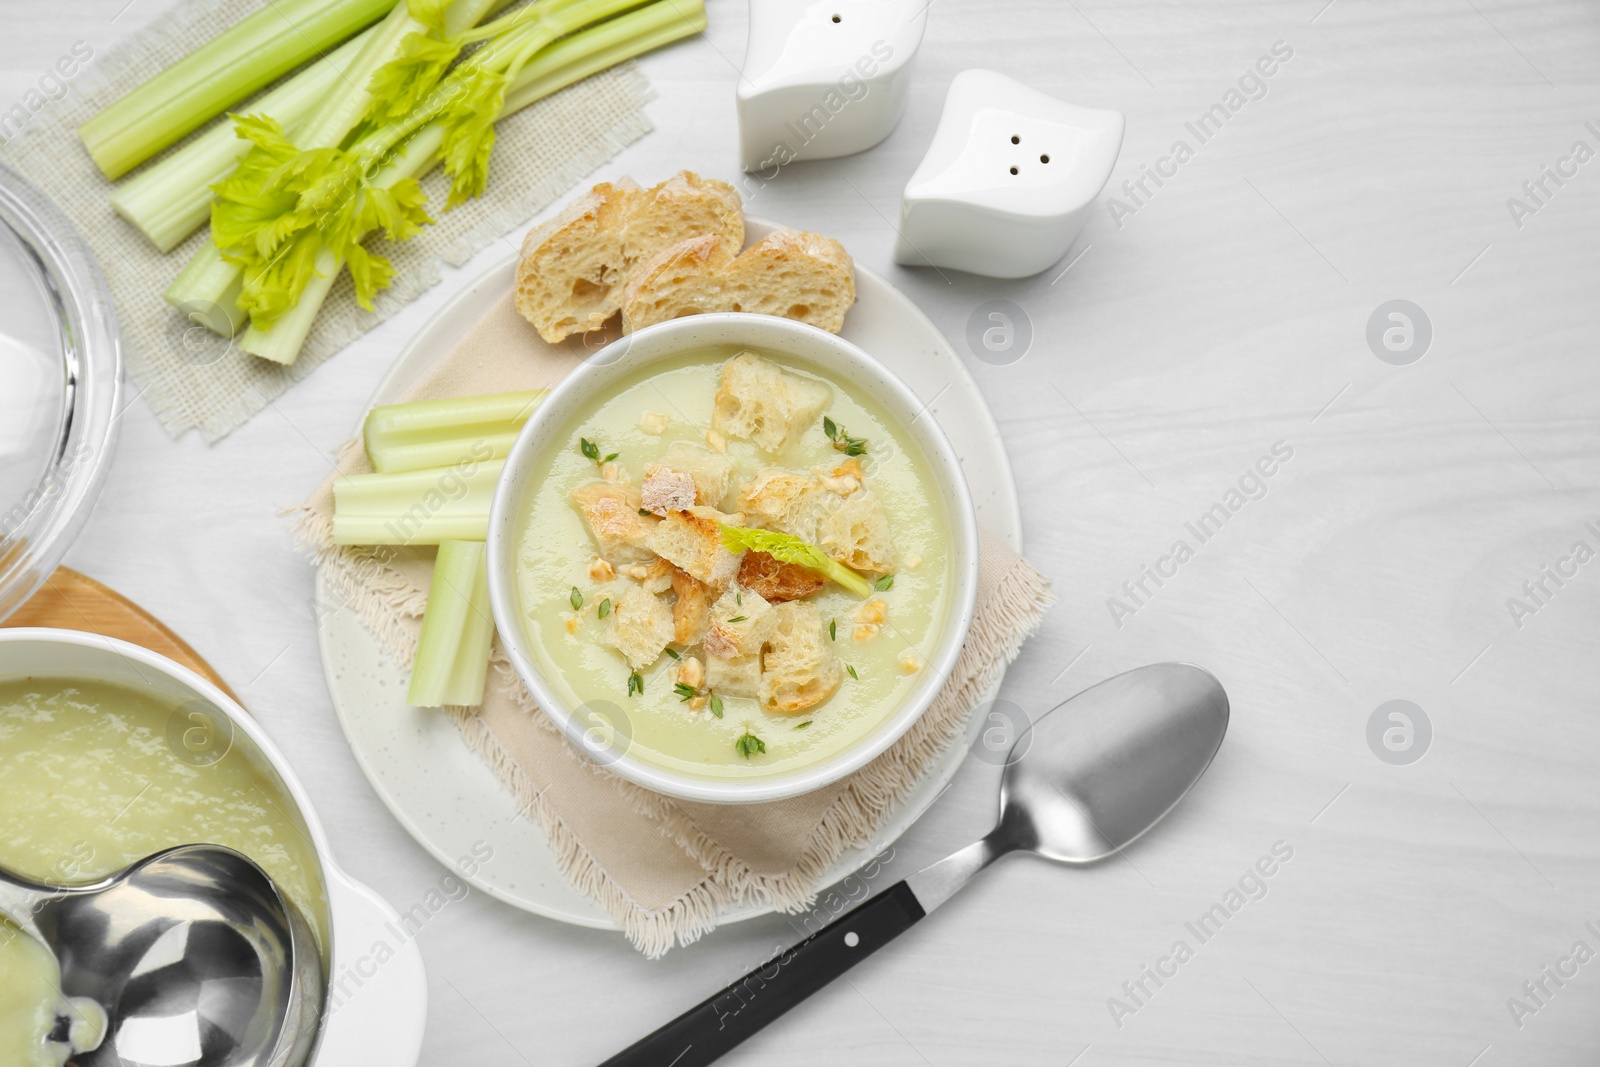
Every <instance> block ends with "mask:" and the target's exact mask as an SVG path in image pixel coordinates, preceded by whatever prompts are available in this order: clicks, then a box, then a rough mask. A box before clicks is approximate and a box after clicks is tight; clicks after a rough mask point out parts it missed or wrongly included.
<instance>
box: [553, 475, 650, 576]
mask: <svg viewBox="0 0 1600 1067" xmlns="http://www.w3.org/2000/svg"><path fill="white" fill-rule="evenodd" d="M572 499H573V500H574V501H575V502H576V503H577V505H578V510H579V511H580V512H581V513H582V515H583V521H584V522H585V523H586V524H587V525H588V527H589V536H590V537H592V538H594V543H595V548H596V549H598V550H599V554H600V556H601V557H602V558H604V559H606V560H609V561H610V562H611V563H613V564H616V563H642V562H645V561H647V560H650V559H653V558H654V553H652V552H651V550H650V549H649V548H648V547H646V544H645V542H646V540H647V539H648V536H649V534H650V530H651V527H652V526H654V525H655V523H656V522H657V520H656V519H653V518H648V519H647V518H645V517H644V516H643V515H640V514H639V506H640V505H639V490H638V488H637V487H636V486H632V485H623V484H618V483H615V482H590V483H589V484H587V485H580V486H579V487H578V488H576V489H574V490H573V491H572Z"/></svg>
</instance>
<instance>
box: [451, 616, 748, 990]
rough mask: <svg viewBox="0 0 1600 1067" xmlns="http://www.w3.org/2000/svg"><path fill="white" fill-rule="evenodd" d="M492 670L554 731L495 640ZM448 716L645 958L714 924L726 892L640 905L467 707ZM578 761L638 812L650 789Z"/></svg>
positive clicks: (560, 861) (695, 892)
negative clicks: (615, 788)
mask: <svg viewBox="0 0 1600 1067" xmlns="http://www.w3.org/2000/svg"><path fill="white" fill-rule="evenodd" d="M490 663H491V667H492V669H493V670H494V671H495V672H496V673H497V674H499V675H500V676H501V680H502V681H503V682H505V683H506V688H507V689H508V690H509V691H510V693H511V697H512V702H513V703H514V704H515V705H516V706H517V707H518V708H520V709H521V710H523V711H526V712H527V713H528V714H529V716H530V717H531V718H532V720H533V721H534V723H535V724H536V726H537V728H540V729H545V730H549V731H550V732H551V733H553V734H557V735H559V734H560V731H559V730H557V729H556V727H555V725H554V724H553V723H551V722H550V720H549V719H548V718H547V717H546V716H545V714H544V713H543V712H541V711H540V710H539V707H538V705H537V704H535V703H534V702H533V698H532V696H531V695H529V693H528V692H527V690H526V689H524V688H523V686H522V682H521V680H520V679H518V678H517V675H516V671H515V669H514V668H513V667H512V666H511V661H510V660H509V659H507V658H506V656H505V652H504V650H503V649H502V648H501V647H500V644H499V642H498V641H496V643H495V648H494V652H493V654H492V657H491V660H490ZM447 710H448V711H449V712H450V714H451V716H452V717H453V718H454V719H455V722H456V726H457V728H458V729H460V731H461V736H462V739H463V740H465V741H466V743H467V747H468V748H470V749H472V751H473V752H474V753H476V754H477V756H478V758H479V759H481V760H483V761H484V762H485V763H486V764H488V765H489V768H490V769H491V770H493V771H494V772H495V775H496V776H497V777H499V779H500V780H501V781H502V782H504V783H505V784H506V785H507V786H508V787H509V788H510V789H511V792H512V795H513V796H514V797H515V798H516V801H517V804H518V806H519V808H520V810H521V811H522V812H523V813H524V814H531V815H532V816H534V817H535V818H537V819H538V820H539V825H540V827H541V828H542V829H543V830H544V832H545V836H546V837H548V838H549V841H550V851H551V852H552V854H554V856H555V859H556V868H557V869H558V870H559V871H560V872H561V875H562V877H564V878H566V879H567V880H568V881H569V882H570V883H572V886H573V888H574V889H576V890H577V891H578V892H580V893H582V894H584V895H585V896H587V897H590V898H591V899H593V900H595V901H597V902H598V903H599V904H600V906H601V907H602V908H604V909H605V910H606V913H607V914H608V915H610V916H611V917H612V918H613V919H614V920H616V923H617V925H618V926H620V927H621V928H622V932H623V935H624V936H626V937H627V939H628V942H629V943H630V944H632V945H633V947H634V948H636V949H638V950H639V951H640V952H642V953H643V954H644V956H645V958H647V959H660V958H661V957H662V956H664V955H666V953H667V950H668V949H670V948H672V946H673V944H674V943H676V944H679V945H688V944H691V943H692V942H694V941H697V940H699V939H700V938H701V937H703V936H704V935H706V934H708V933H710V932H711V931H712V930H714V929H716V927H717V920H718V917H719V916H720V915H721V914H722V911H723V909H724V908H725V907H726V906H727V905H728V903H729V896H728V894H727V893H726V892H724V891H722V890H720V889H719V888H717V887H716V886H715V884H714V883H713V882H711V881H710V880H702V881H701V883H700V884H699V885H697V886H695V887H694V888H693V889H691V890H689V891H688V892H686V893H684V894H683V895H682V896H680V897H679V898H678V899H676V900H674V901H673V902H672V903H671V904H668V905H667V906H666V907H664V908H647V907H645V906H644V905H643V904H641V903H640V902H639V901H638V900H636V899H634V897H633V896H632V895H630V894H629V893H628V891H627V890H625V889H623V888H622V886H621V885H620V884H619V883H618V882H617V881H616V880H615V879H614V878H612V877H611V875H610V874H609V873H608V872H607V871H606V869H605V868H604V867H603V866H601V865H600V863H599V862H598V861H597V860H596V859H595V858H594V856H593V855H592V854H591V853H590V852H589V850H588V849H587V848H585V847H584V845H583V842H582V840H580V839H579V838H578V836H577V835H576V834H575V833H573V832H572V830H571V828H570V827H568V826H567V824H566V822H565V821H563V820H562V818H561V816H560V815H558V814H556V812H555V811H554V810H553V809H552V808H551V807H550V805H549V804H547V803H545V800H544V794H543V791H542V790H538V789H535V788H534V787H533V783H532V782H531V781H529V780H528V776H527V775H526V774H524V773H523V771H522V768H521V767H519V766H518V765H517V762H516V760H514V759H513V758H512V757H511V755H510V754H509V753H508V752H506V750H505V749H504V748H502V747H501V745H500V742H499V741H498V740H496V739H495V737H494V734H493V733H491V732H490V731H489V730H488V729H487V728H486V727H485V726H484V725H483V723H482V722H481V721H480V720H479V719H478V717H477V714H476V713H475V711H474V709H472V708H449V709H447ZM574 758H575V759H578V760H579V761H580V762H581V763H582V764H583V766H584V767H585V768H587V769H588V770H590V771H591V772H593V773H594V774H597V775H599V776H601V777H603V778H606V779H608V780H609V781H610V782H611V783H613V784H614V785H616V786H619V787H621V788H622V790H623V792H624V795H625V796H627V797H628V799H629V800H630V801H631V802H632V805H633V806H634V807H635V809H637V810H638V811H640V813H641V814H645V813H646V811H645V807H644V805H643V804H641V800H642V799H643V798H646V797H650V796H652V795H653V794H651V793H649V792H648V791H646V790H644V789H640V788H639V787H638V786H636V785H634V784H632V783H631V782H624V781H621V780H619V779H618V778H617V777H616V776H615V775H613V774H611V773H610V772H609V771H607V770H605V769H604V768H602V767H601V766H600V765H599V764H597V763H594V762H593V761H592V760H589V759H587V758H585V757H581V756H574Z"/></svg>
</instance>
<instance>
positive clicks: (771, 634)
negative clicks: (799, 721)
mask: <svg viewBox="0 0 1600 1067" xmlns="http://www.w3.org/2000/svg"><path fill="white" fill-rule="evenodd" d="M772 611H773V621H772V626H771V629H770V630H769V631H768V633H767V639H766V650H765V651H764V652H762V654H761V688H760V693H759V694H758V699H759V700H760V701H761V706H762V707H763V708H765V709H766V710H767V711H770V712H773V713H774V714H778V715H793V714H795V713H796V712H800V711H804V710H805V709H807V708H810V707H815V706H816V705H817V704H820V703H822V702H823V701H824V700H827V699H828V698H829V697H830V696H832V695H833V693H834V690H836V689H838V688H839V682H840V680H841V678H842V675H843V671H842V670H841V668H840V667H839V659H838V657H837V656H835V655H834V654H833V650H832V649H831V648H829V647H828V634H827V631H826V630H825V628H824V627H823V625H822V613H821V612H820V611H818V610H817V606H816V605H815V604H813V603H811V602H810V601H806V600H791V601H789V602H788V603H784V604H779V605H777V606H776V607H774V608H773V609H772Z"/></svg>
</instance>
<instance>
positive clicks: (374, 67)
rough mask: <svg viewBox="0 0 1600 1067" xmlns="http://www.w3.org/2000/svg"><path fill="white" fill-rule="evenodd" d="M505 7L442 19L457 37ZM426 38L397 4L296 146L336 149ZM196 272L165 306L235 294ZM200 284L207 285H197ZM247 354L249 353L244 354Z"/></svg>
mask: <svg viewBox="0 0 1600 1067" xmlns="http://www.w3.org/2000/svg"><path fill="white" fill-rule="evenodd" d="M279 2H281V0H279ZM503 3H504V0H455V2H454V3H452V4H451V5H450V6H449V8H448V10H447V12H446V15H445V25H446V29H447V30H449V31H450V32H458V31H459V30H460V29H464V28H466V27H468V26H472V25H475V24H476V23H477V22H478V20H479V19H481V18H483V16H484V15H485V14H486V13H488V12H489V11H492V10H494V9H495V8H496V7H498V6H501V5H502V4H503ZM426 32H427V27H426V26H424V25H423V24H422V23H421V22H419V21H417V20H416V19H414V18H412V17H411V14H410V10H409V8H408V6H407V0H400V2H399V3H397V4H395V5H394V8H393V10H392V11H390V12H389V16H388V17H387V18H385V19H384V20H383V21H382V22H380V23H378V25H377V26H375V27H373V29H372V31H371V32H370V33H368V34H367V35H366V36H365V38H364V39H363V42H362V45H361V48H360V49H359V50H358V51H357V52H356V55H355V57H354V59H353V60H352V61H351V63H350V65H349V67H348V68H347V69H346V70H345V72H344V76H343V78H342V81H343V82H344V83H345V85H346V86H348V89H347V90H346V91H341V92H336V93H334V94H332V95H331V96H328V97H326V98H325V99H324V100H323V101H322V106H321V107H320V108H318V109H317V110H315V111H314V112H313V113H312V114H311V115H309V116H307V117H306V119H305V120H304V125H303V126H301V127H300V128H299V129H298V131H297V133H296V136H295V143H296V145H297V146H298V147H300V148H302V149H307V150H310V149H322V148H335V147H337V146H338V145H339V143H340V142H341V141H343V140H344V138H345V137H346V135H348V134H349V133H350V132H351V130H353V129H355V127H356V125H357V124H358V123H360V121H361V118H362V116H363V115H365V114H366V112H367V110H368V108H369V107H370V106H371V105H372V99H373V97H372V91H371V85H372V78H373V75H374V74H376V73H377V72H378V70H379V69H380V68H381V67H383V66H384V65H385V64H386V63H388V62H389V61H390V60H392V59H394V58H395V57H396V56H397V55H399V54H400V52H401V49H402V47H403V46H404V42H405V39H406V38H407V37H409V36H410V35H411V34H413V33H416V34H426ZM206 247H207V248H210V249H212V250H213V251H214V245H213V244H211V243H209V242H208V244H207V246H206ZM206 254H207V253H206V251H205V249H202V250H201V252H199V253H197V254H196V258H197V259H198V258H202V257H204V256H205V255H206ZM317 266H318V271H319V273H328V274H333V273H335V272H336V269H337V266H338V264H337V263H334V264H333V265H332V266H331V267H329V269H328V271H326V272H323V269H322V268H323V266H324V263H323V261H322V259H321V257H319V258H318V264H317ZM227 267H228V268H229V269H231V271H232V272H233V274H234V275H236V276H238V275H242V274H243V269H242V268H241V267H239V266H238V265H237V264H232V263H229V264H227ZM194 268H195V263H194V261H193V260H191V261H190V264H189V266H188V267H185V268H184V270H183V272H182V273H180V274H179V275H178V278H177V279H176V280H175V281H174V282H173V284H172V285H171V286H170V287H169V288H168V289H167V292H166V294H165V297H166V300H167V302H168V303H170V304H172V305H174V306H175V307H178V308H180V309H181V308H183V307H184V306H185V305H209V304H216V303H217V302H218V301H219V299H220V297H222V296H223V295H226V293H227V292H228V291H229V289H231V288H233V285H234V283H233V279H223V278H222V277H221V276H220V275H219V274H212V273H198V272H197V273H194V274H191V270H192V269H194ZM201 281H206V282H209V284H203V285H202V284H198V283H199V282H201ZM332 286H333V278H332V277H328V278H327V279H326V285H325V288H327V289H331V288H332ZM326 296H327V294H326V292H324V293H323V299H326ZM237 299H238V293H237V290H235V292H234V300H235V301H237ZM310 328H311V327H310V321H309V320H307V321H305V322H304V323H303V324H301V325H300V326H299V327H298V328H297V329H296V330H292V331H290V333H291V334H298V336H299V340H300V342H302V343H303V342H304V340H305V335H306V333H307V332H309V330H310ZM246 351H250V349H248V348H247V349H246ZM292 351H293V352H294V353H295V354H298V352H299V345H298V344H296V345H295V346H294V347H293V350H292ZM269 358H271V357H270V355H269ZM293 361H294V360H293V356H290V358H288V359H286V360H279V362H291V363H292V362H293Z"/></svg>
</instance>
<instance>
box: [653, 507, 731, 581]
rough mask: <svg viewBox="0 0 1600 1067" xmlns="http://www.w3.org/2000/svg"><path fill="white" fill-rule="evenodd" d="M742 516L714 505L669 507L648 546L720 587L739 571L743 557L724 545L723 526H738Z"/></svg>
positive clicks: (675, 563) (663, 556)
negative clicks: (679, 508) (726, 511)
mask: <svg viewBox="0 0 1600 1067" xmlns="http://www.w3.org/2000/svg"><path fill="white" fill-rule="evenodd" d="M742 520H743V516H740V515H724V514H723V513H722V512H720V511H718V510H716V509H715V508H704V507H694V508H688V509H685V510H682V511H669V512H667V515H666V518H664V519H662V520H661V521H660V522H659V523H657V524H656V526H655V528H654V529H653V530H651V531H650V535H649V537H647V538H646V539H645V546H646V547H647V548H649V549H650V551H652V552H654V553H656V554H657V555H658V556H660V557H661V558H662V559H666V560H671V561H672V563H673V565H674V566H676V567H678V568H680V569H681V570H683V571H684V572H685V573H687V574H688V575H689V576H690V577H691V578H694V579H695V580H696V581H701V582H705V583H706V584H707V585H709V586H711V588H712V589H714V590H721V589H723V588H725V587H726V586H727V585H728V583H729V582H731V581H733V578H734V575H736V574H738V573H739V559H740V556H739V555H735V554H734V553H732V552H729V551H728V550H727V549H726V548H724V547H722V529H721V526H722V524H723V523H726V524H727V525H729V526H738V525H739V524H740V522H741V521H742ZM740 555H742V553H741V554H740Z"/></svg>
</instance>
